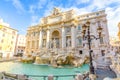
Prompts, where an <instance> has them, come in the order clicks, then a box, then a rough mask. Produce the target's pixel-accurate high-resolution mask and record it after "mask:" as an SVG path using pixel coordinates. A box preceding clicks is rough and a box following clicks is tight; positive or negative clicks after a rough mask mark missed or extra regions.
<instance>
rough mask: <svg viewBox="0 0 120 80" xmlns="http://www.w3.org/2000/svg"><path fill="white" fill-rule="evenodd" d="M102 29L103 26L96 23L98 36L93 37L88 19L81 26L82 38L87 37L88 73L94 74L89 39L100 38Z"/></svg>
mask: <svg viewBox="0 0 120 80" xmlns="http://www.w3.org/2000/svg"><path fill="white" fill-rule="evenodd" d="M102 30H103V28H101V26H100V24H98V28H97V32H98V35H99V37H95V36H94V35H91V34H90V22H89V21H87V22H86V23H85V24H84V25H83V26H82V36H83V40H86V39H87V42H88V48H89V57H90V74H95V72H94V67H93V63H92V55H91V53H92V50H91V40H93V39H96V40H97V39H100V38H101V32H102Z"/></svg>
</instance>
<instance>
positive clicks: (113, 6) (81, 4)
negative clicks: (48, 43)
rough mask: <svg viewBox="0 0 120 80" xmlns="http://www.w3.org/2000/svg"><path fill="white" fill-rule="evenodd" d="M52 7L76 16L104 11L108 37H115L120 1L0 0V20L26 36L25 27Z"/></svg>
mask: <svg viewBox="0 0 120 80" xmlns="http://www.w3.org/2000/svg"><path fill="white" fill-rule="evenodd" d="M53 7H59V8H61V9H62V11H66V10H70V9H75V10H76V12H77V13H78V14H84V13H88V12H94V11H98V10H103V9H105V10H106V13H107V19H108V28H109V33H110V36H116V35H117V32H118V27H117V24H118V22H120V0H0V18H2V19H3V20H4V21H5V22H7V23H9V24H10V26H11V27H12V28H15V29H17V30H19V34H26V30H27V27H29V26H30V25H34V24H37V23H39V21H40V18H42V17H43V16H47V15H49V14H50V12H51V11H52V9H53Z"/></svg>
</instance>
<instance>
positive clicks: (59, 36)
mask: <svg viewBox="0 0 120 80" xmlns="http://www.w3.org/2000/svg"><path fill="white" fill-rule="evenodd" d="M86 21H90V32H91V34H92V35H95V36H96V37H97V36H98V33H97V28H98V25H99V24H100V25H101V27H102V28H103V32H102V38H101V39H98V40H92V44H91V46H92V50H93V53H94V54H95V55H104V52H105V51H106V50H107V47H108V46H109V33H108V27H107V19H106V14H105V11H104V10H102V11H97V12H92V13H88V14H83V15H76V13H75V11H74V10H73V9H72V10H69V11H66V12H62V11H61V9H59V8H54V9H53V11H52V13H51V14H50V15H49V16H46V17H43V18H42V19H41V20H40V23H38V24H37V25H33V26H30V27H28V29H27V35H26V54H39V53H40V54H47V55H46V56H49V53H53V54H55V53H57V54H68V53H73V54H74V53H76V54H78V55H79V54H81V55H82V54H88V45H87V43H86V42H87V41H83V37H82V25H83V24H84V23H85V22H86Z"/></svg>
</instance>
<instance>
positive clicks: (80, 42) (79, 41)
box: [78, 37, 82, 46]
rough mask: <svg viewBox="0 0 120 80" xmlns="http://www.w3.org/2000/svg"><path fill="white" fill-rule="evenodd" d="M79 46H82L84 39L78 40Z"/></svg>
mask: <svg viewBox="0 0 120 80" xmlns="http://www.w3.org/2000/svg"><path fill="white" fill-rule="evenodd" d="M78 45H79V46H80V45H82V38H81V37H79V38H78Z"/></svg>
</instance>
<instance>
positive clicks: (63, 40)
mask: <svg viewBox="0 0 120 80" xmlns="http://www.w3.org/2000/svg"><path fill="white" fill-rule="evenodd" d="M65 47H66V36H65V28H64V26H63V25H62V48H65Z"/></svg>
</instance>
